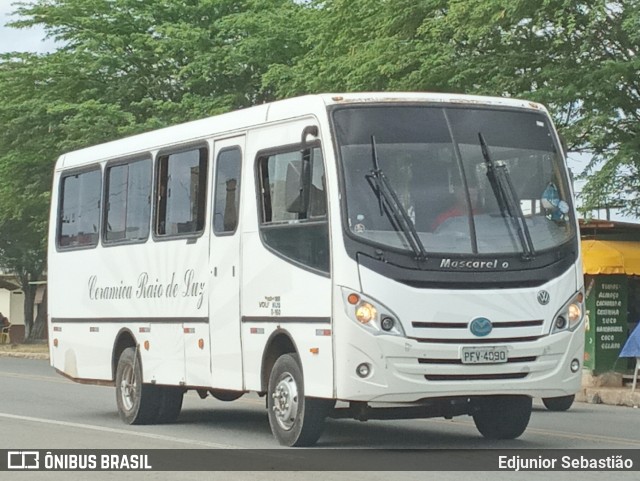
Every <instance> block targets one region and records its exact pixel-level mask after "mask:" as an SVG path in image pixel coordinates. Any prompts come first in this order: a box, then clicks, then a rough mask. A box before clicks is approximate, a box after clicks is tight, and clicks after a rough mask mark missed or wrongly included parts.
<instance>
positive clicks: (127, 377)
mask: <svg viewBox="0 0 640 481" xmlns="http://www.w3.org/2000/svg"><path fill="white" fill-rule="evenodd" d="M120 392H121V393H122V396H121V397H122V404H123V406H124V408H125V409H126V410H127V411H130V410H131V409H132V408H133V405H134V400H135V396H136V378H135V374H134V372H133V369H132V368H131V367H130V366H127V367H126V368H125V369H124V371H123V373H122V380H121V381H120Z"/></svg>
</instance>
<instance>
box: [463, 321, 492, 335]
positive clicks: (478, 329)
mask: <svg viewBox="0 0 640 481" xmlns="http://www.w3.org/2000/svg"><path fill="white" fill-rule="evenodd" d="M469 330H470V331H471V334H473V335H474V336H477V337H484V336H486V335H488V334H489V333H490V332H491V331H492V330H493V325H492V324H491V321H490V320H489V319H487V318H486V317H476V318H475V319H474V320H473V321H471V323H470V324H469Z"/></svg>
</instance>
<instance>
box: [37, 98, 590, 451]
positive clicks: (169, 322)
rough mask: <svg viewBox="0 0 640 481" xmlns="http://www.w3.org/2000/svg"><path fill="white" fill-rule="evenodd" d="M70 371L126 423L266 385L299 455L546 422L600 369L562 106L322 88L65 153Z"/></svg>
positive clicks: (62, 345)
mask: <svg viewBox="0 0 640 481" xmlns="http://www.w3.org/2000/svg"><path fill="white" fill-rule="evenodd" d="M50 225H51V227H50V235H49V238H50V244H49V252H48V256H49V265H48V275H49V299H50V300H49V332H50V344H51V352H50V354H51V364H52V366H53V367H54V368H55V369H56V370H57V371H58V372H60V373H61V374H63V375H64V376H67V377H68V378H71V379H73V380H75V381H78V382H82V383H100V384H105V383H106V384H111V385H115V388H116V400H117V406H118V411H119V413H120V416H121V418H122V419H123V420H124V421H125V422H126V423H131V424H136V423H147V424H148V423H163V422H172V421H175V420H176V419H177V417H178V415H179V413H180V410H181V406H182V399H183V395H184V393H185V392H186V391H187V390H195V391H197V392H198V393H199V394H200V396H201V397H203V398H204V397H207V395H209V394H211V395H212V396H214V397H215V398H217V399H221V400H226V401H230V400H234V399H237V398H239V397H240V396H241V395H243V394H244V393H247V392H256V393H258V394H260V395H266V405H267V410H268V417H269V422H270V425H271V429H272V431H273V434H274V436H275V437H276V438H277V440H278V441H279V442H280V443H281V444H283V445H288V446H303V445H310V444H313V443H315V442H316V441H317V440H318V438H319V436H320V435H321V432H322V427H323V425H324V421H325V419H326V418H327V417H332V418H356V419H360V420H367V419H400V418H420V417H424V418H426V417H435V416H437V417H446V418H450V417H452V416H456V415H471V416H472V417H473V419H474V421H475V424H476V426H477V428H478V430H479V431H480V433H481V434H482V435H484V436H485V437H488V438H503V439H510V438H515V437H517V436H519V435H521V434H522V433H523V432H524V430H525V429H526V427H527V424H528V422H529V417H530V413H531V406H532V402H531V399H532V397H542V398H545V399H546V398H549V399H556V398H557V399H560V400H562V399H566V398H568V397H570V396H572V395H573V394H574V393H575V392H577V391H578V389H579V387H580V381H581V368H582V358H583V343H584V333H583V330H582V329H580V326H581V325H582V323H583V312H584V303H583V302H584V299H583V276H582V266H581V260H580V251H579V242H578V240H579V234H578V227H577V225H578V224H577V220H576V215H575V211H574V202H573V200H572V193H571V186H570V182H569V178H568V171H567V168H566V165H565V159H564V154H563V151H562V148H561V146H560V143H559V141H558V136H557V134H556V131H555V129H554V127H553V125H552V122H551V120H550V118H549V115H548V113H547V111H546V110H545V108H544V107H543V106H541V105H539V104H536V103H532V102H527V101H520V100H513V99H504V98H484V97H476V96H463V95H445V94H427V93H365V94H341V95H331V94H326V95H314V96H305V97H300V98H293V99H289V100H283V101H279V102H274V103H271V104H265V105H260V106H256V107H252V108H247V109H245V110H241V111H237V112H233V113H229V114H224V115H219V116H216V117H211V118H207V119H203V120H198V121H194V122H190V123H186V124H182V125H176V126H173V127H169V128H165V129H162V130H157V131H153V132H149V133H145V134H141V135H136V136H132V137H129V138H125V139H122V140H117V141H114V142H109V143H105V144H102V145H97V146H93V147H89V148H86V149H83V150H79V151H76V152H71V153H68V154H65V155H62V156H61V157H60V159H59V160H58V162H57V165H56V168H55V176H54V183H53V192H52V209H51V224H50Z"/></svg>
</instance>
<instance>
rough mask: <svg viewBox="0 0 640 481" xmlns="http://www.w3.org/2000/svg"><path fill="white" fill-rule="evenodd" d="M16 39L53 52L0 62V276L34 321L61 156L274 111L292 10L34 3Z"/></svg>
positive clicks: (250, 0)
mask: <svg viewBox="0 0 640 481" xmlns="http://www.w3.org/2000/svg"><path fill="white" fill-rule="evenodd" d="M18 5H19V8H18V12H19V13H20V14H21V15H22V17H21V19H20V20H18V21H16V22H14V25H15V26H18V27H29V26H31V25H36V24H39V25H43V26H44V28H45V30H46V31H47V33H48V35H50V36H52V37H54V38H56V39H57V40H58V41H59V44H60V45H61V47H60V49H59V50H58V51H55V52H53V53H50V54H46V55H32V54H16V53H14V54H5V55H1V56H0V125H2V126H3V129H0V205H1V206H2V208H1V209H0V265H3V266H5V267H6V268H7V269H9V270H11V271H13V272H15V273H16V274H17V275H18V277H19V278H20V281H21V283H22V288H23V290H24V292H25V318H26V324H27V326H29V327H28V329H29V331H30V326H31V324H32V319H33V295H34V293H35V292H34V291H33V286H32V284H30V282H33V281H35V280H39V279H40V278H41V277H42V275H43V270H44V268H45V265H46V263H45V259H46V251H45V244H46V242H45V239H46V233H47V217H48V211H49V205H48V203H49V192H50V188H51V180H52V172H53V167H54V164H55V161H56V159H57V158H58V156H59V155H60V154H62V153H64V152H66V151H70V150H74V149H78V148H82V147H85V146H88V145H92V144H96V143H100V142H104V141H108V140H112V139H115V138H119V137H123V136H126V135H130V134H134V133H138V132H142V131H145V130H149V129H152V128H159V127H163V126H166V125H169V124H173V123H176V122H181V121H185V120H193V119H195V118H199V117H203V116H209V115H213V114H216V113H220V112H224V111H227V110H231V109H237V108H242V107H246V106H249V105H253V104H255V103H261V102H264V101H268V100H273V99H274V98H275V97H274V95H273V93H272V92H271V91H270V90H269V89H268V88H264V87H263V83H262V75H263V73H264V72H265V71H266V70H267V69H268V67H269V66H270V65H273V64H279V65H288V64H289V63H290V62H291V59H293V58H294V57H295V56H296V55H298V54H299V53H300V49H301V40H302V38H303V36H302V35H301V34H300V31H299V25H300V24H299V23H298V22H297V21H296V19H297V18H298V16H301V15H303V14H304V11H305V8H304V6H302V5H301V4H299V3H297V2H295V1H293V0H184V1H182V2H173V1H166V0H148V1H145V2H140V1H138V0H37V1H35V2H33V3H23V4H18Z"/></svg>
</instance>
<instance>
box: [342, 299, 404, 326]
mask: <svg viewBox="0 0 640 481" xmlns="http://www.w3.org/2000/svg"><path fill="white" fill-rule="evenodd" d="M342 297H343V299H344V306H345V311H346V313H347V315H348V316H349V318H350V319H353V320H354V321H356V322H357V323H358V324H359V325H360V326H362V327H364V328H365V329H366V330H368V331H369V332H371V333H372V334H391V335H395V336H404V335H405V333H404V329H403V328H402V324H401V323H400V321H399V320H398V316H396V315H395V314H393V313H392V312H391V310H390V309H388V308H386V307H385V306H383V305H382V304H380V303H379V302H378V301H374V300H372V299H368V298H366V297H365V296H363V295H362V294H359V293H355V292H353V291H351V290H347V289H344V288H343V289H342Z"/></svg>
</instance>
